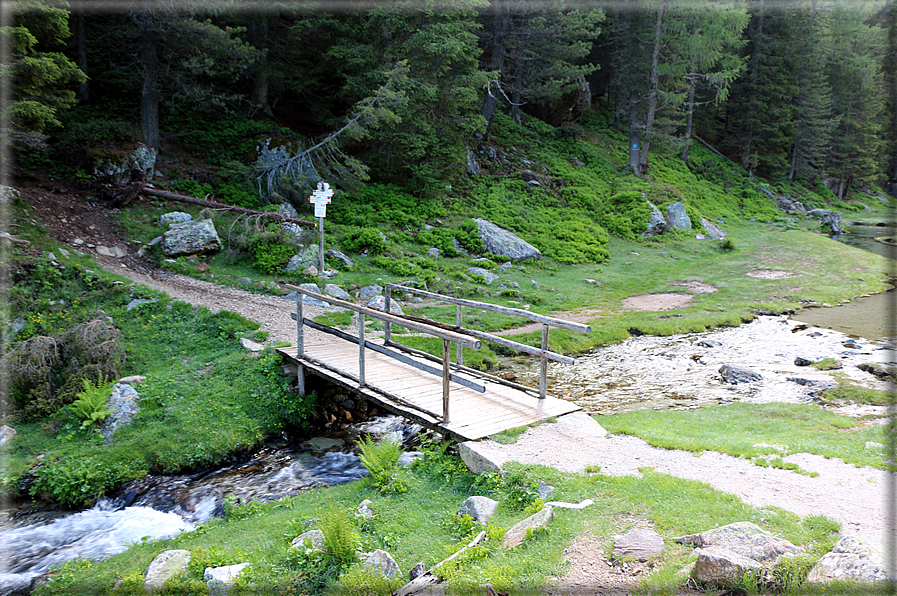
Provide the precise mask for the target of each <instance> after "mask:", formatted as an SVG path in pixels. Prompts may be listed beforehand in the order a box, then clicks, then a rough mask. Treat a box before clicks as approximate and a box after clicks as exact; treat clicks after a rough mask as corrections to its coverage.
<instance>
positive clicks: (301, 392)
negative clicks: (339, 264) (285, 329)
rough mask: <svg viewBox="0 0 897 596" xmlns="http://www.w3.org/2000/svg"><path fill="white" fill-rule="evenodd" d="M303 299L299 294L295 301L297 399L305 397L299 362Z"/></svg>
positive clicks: (303, 342) (302, 374)
mask: <svg viewBox="0 0 897 596" xmlns="http://www.w3.org/2000/svg"><path fill="white" fill-rule="evenodd" d="M304 298H305V296H303V295H302V294H299V299H298V300H296V360H297V361H298V365H297V366H296V391H298V392H299V397H305V368H304V367H303V366H302V362H301V359H302V353H303V352H304V351H305V337H304V335H303V328H302V327H303V323H302V301H303V299H304Z"/></svg>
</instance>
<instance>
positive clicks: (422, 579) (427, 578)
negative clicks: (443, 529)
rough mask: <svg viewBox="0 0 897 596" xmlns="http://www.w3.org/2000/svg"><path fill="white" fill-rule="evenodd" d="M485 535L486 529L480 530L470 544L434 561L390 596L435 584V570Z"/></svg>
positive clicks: (471, 546)
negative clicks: (438, 560)
mask: <svg viewBox="0 0 897 596" xmlns="http://www.w3.org/2000/svg"><path fill="white" fill-rule="evenodd" d="M485 536H486V531H485V530H483V531H482V532H480V533H479V534H477V537H476V538H474V539H473V540H472V541H471V542H470V544H468V545H467V546H465V547H464V548H462V549H461V550H459V551H458V552H456V553H455V554H453V555H452V556H450V557H449V558H447V559H443V560H442V561H440V562H438V563H436V564H435V565H433V567H431V568H430V569H429V570H427V572H426V573H422V574H420V575H418V576H417V577H416V578H414V579H413V580H411V581H410V582H408V583H407V584H405V585H404V586H402V587H401V588H399V589H398V590H396V591H395V592H393V593H392V596H408V595H409V594H414V593H416V592H420V591H421V590H423V589H424V588H426V587H427V586H429V585H431V584H435V583H436V582H437V581H439V575H438V574H437V573H436V571H437V570H438V569H439V568H440V567H442V566H443V565H445V564H446V563H448V562H449V561H451V560H453V559H456V558H457V557H459V556H461V553H463V552H464V551H466V550H467V549H469V548H473V547H474V546H476V545H477V544H479V542H480V540H482V539H483V538H485Z"/></svg>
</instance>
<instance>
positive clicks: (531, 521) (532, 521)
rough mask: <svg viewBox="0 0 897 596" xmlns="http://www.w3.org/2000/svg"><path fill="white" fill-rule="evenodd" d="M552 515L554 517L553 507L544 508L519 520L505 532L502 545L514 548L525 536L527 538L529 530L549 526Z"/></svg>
mask: <svg viewBox="0 0 897 596" xmlns="http://www.w3.org/2000/svg"><path fill="white" fill-rule="evenodd" d="M552 517H554V509H553V508H551V507H544V508H542V509H541V510H540V511H537V512H536V513H534V514H532V515H531V516H529V517H528V518H526V519H524V520H522V521H519V522H517V523H516V524H514V525H513V526H512V527H511V529H510V530H508V531H507V532H505V535H504V538H503V539H502V545H503V546H504V547H505V548H514V547H515V546H518V545H520V544H521V543H522V542H523V540H524V538H526V535H527V532H528V531H529V530H538V529H539V528H542V527H545V526H547V525H548V522H550V521H551V518H552Z"/></svg>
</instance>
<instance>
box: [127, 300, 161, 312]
mask: <svg viewBox="0 0 897 596" xmlns="http://www.w3.org/2000/svg"><path fill="white" fill-rule="evenodd" d="M153 302H155V300H149V299H147V298H134V299H133V300H131V301H130V302H128V306H127V310H134V309H135V308H140V307H141V306H143V305H144V304H152V303H153Z"/></svg>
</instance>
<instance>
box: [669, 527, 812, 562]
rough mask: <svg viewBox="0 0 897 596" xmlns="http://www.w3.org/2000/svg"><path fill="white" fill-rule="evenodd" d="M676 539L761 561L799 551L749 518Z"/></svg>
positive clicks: (771, 559)
mask: <svg viewBox="0 0 897 596" xmlns="http://www.w3.org/2000/svg"><path fill="white" fill-rule="evenodd" d="M675 541H676V542H678V543H680V544H688V545H691V546H694V547H697V548H704V547H708V546H717V547H720V548H723V549H726V550H729V551H732V552H735V553H738V554H739V555H741V556H744V557H750V558H751V559H753V560H755V561H759V562H761V563H765V562H768V561H774V560H776V559H777V558H778V557H779V556H781V555H785V554H788V555H793V554H797V553H798V552H800V550H799V549H798V548H797V547H796V546H794V545H793V544H791V543H790V542H788V541H787V540H784V539H782V538H777V537H776V536H773V535H772V534H770V533H769V532H767V531H766V530H764V529H763V528H761V527H759V526H757V525H756V524H752V523H751V522H735V523H733V524H728V525H726V526H721V527H719V528H714V529H713V530H707V531H706V532H701V533H700V534H690V535H687V536H680V537H679V538H675Z"/></svg>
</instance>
